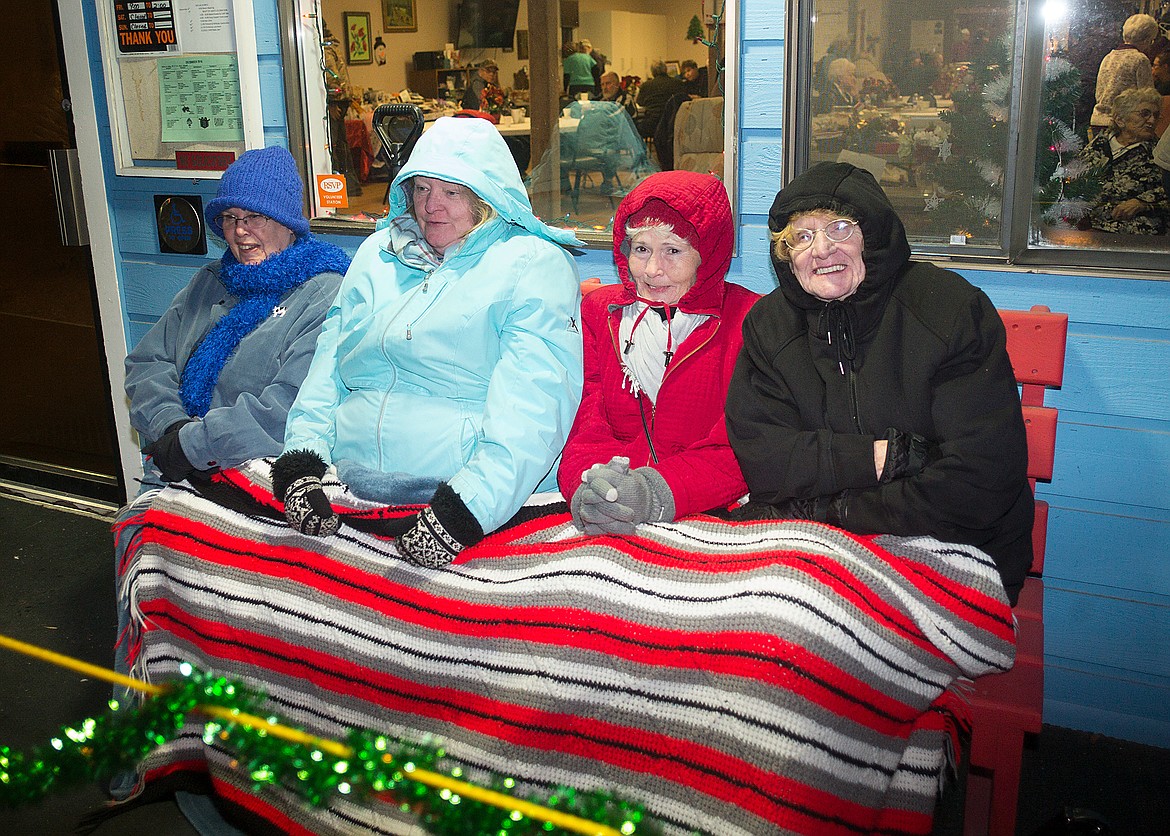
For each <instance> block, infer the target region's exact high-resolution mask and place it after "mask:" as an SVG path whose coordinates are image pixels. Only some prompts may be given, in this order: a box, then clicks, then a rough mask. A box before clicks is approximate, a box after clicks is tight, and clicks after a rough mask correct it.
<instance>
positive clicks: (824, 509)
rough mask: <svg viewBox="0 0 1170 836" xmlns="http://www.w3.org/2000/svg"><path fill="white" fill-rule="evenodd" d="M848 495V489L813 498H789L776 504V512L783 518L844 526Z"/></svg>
mask: <svg viewBox="0 0 1170 836" xmlns="http://www.w3.org/2000/svg"><path fill="white" fill-rule="evenodd" d="M848 497H849V494H848V492H847V491H841V492H840V493H833V494H825V495H824V496H814V497H812V498H811V499H789V500H786V501H785V502H781V503H780V504H779V505H777V506H776V514H777V515H778V517H779V518H780V519H782V520H810V521H812V522H823V523H828V524H829V525H836V526H842V527H843V526H844V525H845V512H846V509H847V507H848Z"/></svg>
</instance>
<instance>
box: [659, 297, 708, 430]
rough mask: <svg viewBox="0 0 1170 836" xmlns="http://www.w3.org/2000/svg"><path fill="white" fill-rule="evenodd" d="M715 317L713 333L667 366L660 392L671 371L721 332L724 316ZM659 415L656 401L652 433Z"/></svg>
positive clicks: (663, 373)
mask: <svg viewBox="0 0 1170 836" xmlns="http://www.w3.org/2000/svg"><path fill="white" fill-rule="evenodd" d="M713 319H714V320H715V327H714V328H713V329H712V330H711V335H710V336H709V337H707V339H705V340H703V341H702V342H701V343H699V344H698V345H697V346H695V348H694V350H692V351H688V352H687V353H686V354H684V355H683V357H682V359H680V360H679V361H678V363H671V364H669V365H668V366H667V367H666V369H665V370H664V371H663V372H662V383H661V384H660V385H659V386H658V392H659V394H661V393H662V387H663V386H665V385H666V378H667V377H669V376H670V373H671V372H672V371H674V370H675V369H677V368H678V367H679V365H680V364H682V363H685V362H686V361H687V360H688V359H690V358H691V357H694V356H695V354H697V353H698V352H700V351H702V350H703V346H705V345H706V344H707V343H709V342H711V340H713V339H715V335H716V334H718V333H719V326H720V325H722V324H723V319H722V317H719V316H715V317H713ZM657 417H658V405H657V403H655V405H654V406H653V407H651V408H650V434H651V435H653V434H654V419H655V418H657Z"/></svg>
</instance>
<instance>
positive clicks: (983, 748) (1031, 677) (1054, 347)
mask: <svg viewBox="0 0 1170 836" xmlns="http://www.w3.org/2000/svg"><path fill="white" fill-rule="evenodd" d="M601 286H602V283H601V281H600V280H599V279H596V278H593V279H587V280H586V281H584V282H582V283H581V292H582V294H585V293H589V292H590V291H593V290H596V289H597V288H598V287H601ZM999 315H1000V317H1001V318H1002V319H1003V323H1004V326H1005V327H1006V329H1007V349H1008V355H1009V357H1010V358H1011V362H1012V370H1013V371H1014V372H1015V375H1016V381H1017V382H1018V383H1019V384H1020V386H1021V393H1020V399H1021V402H1022V404H1023V410H1024V426H1025V430H1026V432H1027V434H1028V479H1029V481H1030V482H1031V484H1032V490H1033V491H1035V489H1036V480H1038V479H1042V480H1044V481H1050V480H1051V479H1052V464H1053V460H1054V458H1055V453H1056V417H1057V410H1056V409H1054V408H1053V407H1050V406H1044V395H1045V392H1046V391H1047V389H1048V387H1050V386H1051V387H1054V388H1059V387H1060V385H1061V383H1062V382H1063V380H1064V349H1065V343H1066V341H1067V336H1068V315H1067V314H1058V313H1052V312H1051V311H1050V310H1049V309H1048V308H1047V306H1045V305H1034V306H1032V309H1031V310H1028V311H1008V310H1001V311H1000V312H999ZM1047 534H1048V503H1046V502H1044V501H1043V500H1037V502H1036V520H1035V522H1034V524H1033V526H1032V548H1033V552H1034V557H1033V560H1032V568H1031V571H1030V572H1029V576H1028V579H1027V580H1026V581H1025V582H1024V588H1023V591H1022V592H1021V593H1020V599H1019V602H1018V603H1017V604H1016V608H1015V616H1016V620H1017V622H1018V623H1019V633H1018V638H1017V650H1016V663H1015V666H1014V667H1013V668H1012V669H1011V670H1010V671H1008V672H1007V673H1003V674H996V675H993V676H984V677H981V678H980V679H978V680H977V681H976V682H975V688H974V693H973V695H972V697H971V704H972V715H973V728H972V732H971V744H970V767H969V770H968V775H967V789H966V792H967V797H966V806H965V810H964V818H963V833H964V836H976V834H979V836H982V834H990V836H1013V834H1014V833H1015V832H1016V806H1017V797H1018V795H1019V789H1020V764H1021V762H1022V760H1023V752H1024V741H1025V738H1026V736H1027V735H1030V734H1031V735H1034V734H1039V732H1040V728H1041V725H1042V717H1043V709H1044V581H1043V575H1044V549H1045V543H1046V540H1047Z"/></svg>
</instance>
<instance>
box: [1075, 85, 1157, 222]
mask: <svg viewBox="0 0 1170 836" xmlns="http://www.w3.org/2000/svg"><path fill="white" fill-rule="evenodd" d="M1161 109H1162V97H1161V95H1159V93H1158V91H1157V90H1156V89H1154V88H1153V87H1140V88H1136V89H1133V90H1126V91H1124V92H1122V93H1121V94H1119V95H1118V96H1117V98H1116V99H1114V100H1113V106H1112V108H1111V110H1112V114H1113V115H1112V117H1111V119H1112V125H1111V126H1110V128H1109V129H1108V130H1105V131H1101V132H1099V133H1098V134H1097V135H1096V136H1094V137H1093V139H1092V140H1091V141H1090V142H1089V144H1088V145H1086V146H1085V147H1084V148H1082V149H1081V152H1080V154H1078V155H1077V158H1078V159H1079V160H1081V161H1083V162H1084V163H1085V164H1086V166H1087V167H1088V171H1087V173H1088V174H1089V175H1091V176H1095V177H1096V178H1097V179H1098V180H1099V181H1100V183H1101V190H1100V192H1099V193H1098V194H1097V198H1096V199H1095V200H1094V201H1093V205H1092V206H1091V207H1090V209H1089V214H1088V216H1087V217H1085V218H1084V219H1082V221H1081V225H1082V226H1083V227H1084V228H1086V229H1097V230H1100V231H1101V232H1119V233H1125V234H1127V235H1161V234H1162V233H1164V232H1165V231H1166V229H1167V220H1168V218H1170V203H1168V202H1167V194H1166V189H1165V186H1164V185H1163V183H1162V170H1161V169H1160V168H1159V166H1158V165H1157V163H1156V162H1155V161H1154V151H1153V142H1154V140H1155V136H1154V125H1155V124H1156V123H1157V120H1158V114H1159V113H1160V112H1161ZM1159 144H1161V143H1160V142H1159Z"/></svg>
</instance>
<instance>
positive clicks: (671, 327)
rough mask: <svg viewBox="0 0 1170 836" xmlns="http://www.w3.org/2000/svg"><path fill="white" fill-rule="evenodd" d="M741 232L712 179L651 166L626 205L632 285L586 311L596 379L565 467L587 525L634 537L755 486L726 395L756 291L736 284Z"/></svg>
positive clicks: (620, 235)
mask: <svg viewBox="0 0 1170 836" xmlns="http://www.w3.org/2000/svg"><path fill="white" fill-rule="evenodd" d="M732 229H733V227H732V216H731V207H730V204H729V203H728V199H727V190H726V188H725V187H724V185H723V184H722V183H721V182H720V181H719V180H718V179H716V178H715V177H713V176H711V175H709V174H697V173H694V172H689V171H668V172H660V173H657V174H652V175H651V176H649V177H647V178H646V179H645V180H643V181H642V182H641V183H639V184H638V185H637V186H636V187H635V188H634V189H633V190H632V191H631V192H630V193H629V194H628V195H627V196H626V198H625V199H624V200H623V201H622V203H621V205H620V206H619V207H618V211H617V215H616V216H615V219H614V245H613V255H614V262H615V263H616V265H617V269H618V276H619V277H620V279H621V282H620V283H619V284H613V285H606V286H604V287H602V288H600V289H598V290H595V291H593V292H592V293H590V294H588V295H587V296H586V297H585V299H584V301H583V303H582V306H581V321H582V326H583V328H584V339H585V388H584V393H583V395H582V399H581V408H580V409H579V410H578V411H577V418H576V420H575V421H574V422H573V429H572V431H571V432H570V433H569V440H568V442H567V443H566V444H565V449H564V452H563V454H562V456H561V466H560V471H559V474H558V482H559V484H560V490H561V493H562V494H563V495H564V497H565V498H566V499H568V500H569V502H570V509H571V511H572V515H573V522H574V523H575V524H576V525H577V527H578V528H580V529H581V530H582V531H584V532H585V533H586V534H631V533H633V531H634V529H635V527H636V526H638V525H640V524H642V523H652V522H671V521H673V520H676V519H678V518H680V517H685V516H687V515H688V514H694V513H700V512H704V511H709V510H712V509H721V508H726V506H727V505H728V504H729V503H731V502H734V501H735V500H736V499H738V498H739V497H741V496H743V495H744V493H745V491H746V486H745V484H744V481H743V477H742V476H741V474H740V472H739V466H738V465H737V464H736V461H735V454H734V453H733V452H732V450H731V446H730V445H729V444H728V441H727V430H726V427H725V424H724V417H723V403H724V399H725V397H726V394H727V385H728V382H729V381H730V379H731V373H732V370H733V368H734V366H735V359H736V356H737V355H738V353H739V347H740V343H741V339H742V338H741V328H740V326H741V323H742V322H743V318H744V316H745V315H746V314H747V311H748V309H749V308H750V307H751V305H752V303H753V302H755V300H756V298H757V296H756V294H754V293H752V292H750V291H748V290H746V289H745V288H743V287H740V286H739V285H735V284H731V283H728V282H726V281H725V276H726V274H727V269H728V267H729V266H730V264H731V247H732V239H733V232H732Z"/></svg>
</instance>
